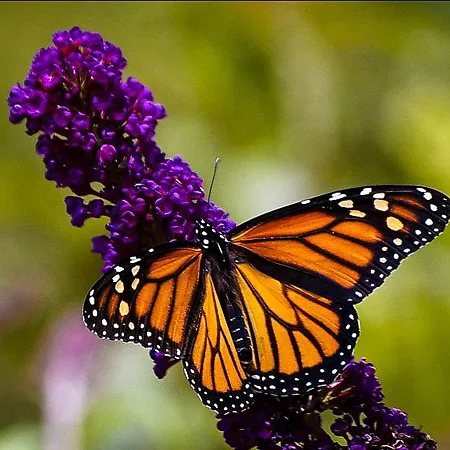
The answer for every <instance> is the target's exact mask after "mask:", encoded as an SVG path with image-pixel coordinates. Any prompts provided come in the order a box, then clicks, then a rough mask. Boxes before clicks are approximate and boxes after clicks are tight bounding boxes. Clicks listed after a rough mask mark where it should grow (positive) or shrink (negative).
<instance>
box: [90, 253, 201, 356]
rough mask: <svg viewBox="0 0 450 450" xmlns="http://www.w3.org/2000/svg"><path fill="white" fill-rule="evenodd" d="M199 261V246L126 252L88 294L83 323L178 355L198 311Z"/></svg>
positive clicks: (102, 334) (108, 335)
mask: <svg viewBox="0 0 450 450" xmlns="http://www.w3.org/2000/svg"><path fill="white" fill-rule="evenodd" d="M201 261H202V250H201V248H198V247H196V246H193V245H192V246H188V245H186V244H184V245H174V244H168V245H164V246H161V247H159V248H158V249H157V250H156V251H153V250H150V251H148V252H145V254H141V255H138V256H133V257H131V258H130V259H129V260H128V261H127V262H126V263H125V264H122V265H118V266H116V267H114V268H113V269H111V270H110V271H109V272H108V273H106V274H105V275H104V276H103V277H102V278H101V279H100V280H99V281H98V282H97V283H96V284H95V285H94V286H93V288H92V289H91V291H90V292H89V294H88V295H87V297H86V300H85V302H84V307H83V319H84V321H85V324H86V326H87V327H88V328H89V329H90V330H91V331H93V332H94V333H95V334H97V335H98V336H99V337H101V338H106V339H111V340H121V341H125V342H135V343H138V344H140V345H142V346H143V347H147V348H154V349H156V350H158V351H159V352H161V353H163V354H166V355H167V356H172V357H177V358H180V357H182V356H183V355H184V354H185V353H186V349H187V347H188V343H189V342H188V341H189V339H190V335H191V333H192V330H193V329H195V325H196V323H197V322H198V319H199V315H200V309H201V299H200V298H198V297H197V291H198V289H197V288H198V284H199V280H200V269H201Z"/></svg>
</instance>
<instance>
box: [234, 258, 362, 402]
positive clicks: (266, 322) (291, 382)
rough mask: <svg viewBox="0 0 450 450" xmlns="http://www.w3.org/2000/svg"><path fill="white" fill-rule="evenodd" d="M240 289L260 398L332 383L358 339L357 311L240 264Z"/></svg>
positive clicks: (251, 372)
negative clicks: (265, 394)
mask: <svg viewBox="0 0 450 450" xmlns="http://www.w3.org/2000/svg"><path fill="white" fill-rule="evenodd" d="M236 273H237V283H238V285H239V288H240V291H241V294H242V299H243V301H242V306H241V307H242V311H243V315H244V320H245V323H246V325H247V328H248V329H249V330H250V339H251V342H252V355H253V360H252V364H251V365H250V366H249V367H248V368H247V373H248V374H249V375H250V380H249V383H250V385H251V387H252V389H253V390H254V391H256V392H263V393H268V394H272V395H290V394H302V393H305V392H306V391H308V390H310V389H313V388H315V387H317V386H320V385H326V384H329V383H331V382H332V381H333V380H334V379H335V378H336V376H337V374H338V373H340V372H341V371H342V369H343V367H344V366H345V365H346V364H347V363H348V362H349V361H350V359H351V358H352V355H353V349H354V347H355V345H356V341H357V339H358V336H359V321H358V316H357V313H356V311H355V309H354V307H353V306H352V305H345V304H344V305H339V304H336V303H334V302H333V301H332V300H331V299H329V298H326V297H322V296H319V295H317V294H315V293H313V292H311V291H308V290H306V289H304V288H299V287H297V286H295V285H292V284H288V283H284V282H281V281H279V280H277V279H275V278H273V277H271V276H268V275H266V274H264V273H263V272H261V271H259V270H257V269H256V268H255V267H254V266H252V265H251V264H249V263H239V264H238V265H237V269H236Z"/></svg>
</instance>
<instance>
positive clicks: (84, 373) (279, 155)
mask: <svg viewBox="0 0 450 450" xmlns="http://www.w3.org/2000/svg"><path fill="white" fill-rule="evenodd" d="M74 25H79V26H81V27H82V28H83V29H86V30H90V31H96V32H99V33H101V34H102V35H103V36H104V37H105V39H107V40H109V41H111V42H112V43H114V44H115V45H118V46H120V47H121V48H122V50H123V52H124V55H125V57H126V58H127V60H128V69H127V73H126V74H127V75H133V76H135V77H137V78H138V79H139V80H140V81H142V82H143V83H144V84H146V85H148V86H149V87H150V88H151V89H152V90H153V92H154V95H155V99H156V101H158V102H160V103H163V104H164V105H165V106H166V108H167V111H168V118H166V119H165V120H163V121H162V122H161V123H160V125H159V127H158V130H157V131H158V134H157V142H158V143H159V145H160V146H161V147H162V149H163V150H164V151H166V153H167V154H168V155H174V154H181V155H182V156H183V157H184V158H185V159H186V160H188V161H189V162H190V164H191V166H192V168H193V169H194V170H196V171H197V172H198V173H199V174H200V175H201V176H202V177H203V178H204V179H205V180H206V185H208V183H209V179H210V176H211V173H212V166H213V161H214V159H215V157H217V156H220V157H221V159H222V160H223V162H222V165H221V166H220V171H219V175H218V177H217V182H216V184H215V189H214V193H213V199H214V201H215V202H216V203H218V204H219V205H220V206H222V207H223V208H224V209H226V210H227V211H229V212H230V214H231V217H232V218H233V219H235V220H236V221H238V222H240V221H243V220H245V219H247V218H249V217H251V216H253V215H255V214H258V213H261V212H264V211H266V210H269V209H272V208H276V207H279V206H282V205H284V204H286V203H289V202H293V201H297V200H300V199H303V198H305V197H308V196H312V195H316V194H320V193H324V192H328V191H335V190H339V189H342V188H345V187H350V186H356V185H365V184H377V183H411V184H425V185H428V186H431V187H434V188H437V189H439V190H442V191H444V192H446V193H447V194H450V178H449V173H450V152H449V144H450V5H449V4H448V3H445V2H443V3H379V4H377V3H360V4H358V3H297V4H295V3H292V4H291V3H237V4H232V3H219V4H213V3H186V4H182V3H180V4H178V3H102V4H101V3H87V2H78V3H76V2H75V3H19V2H17V3H5V2H2V3H0V36H1V38H0V52H1V55H2V58H3V63H2V68H1V75H0V88H1V96H2V97H3V98H4V99H5V100H6V98H7V96H8V91H9V89H10V88H11V87H12V86H13V85H14V84H15V83H16V82H18V81H20V82H22V81H23V79H24V77H25V75H26V73H27V71H28V69H29V66H30V63H31V60H32V58H33V56H34V54H35V53H36V52H37V50H38V49H39V48H40V47H46V46H49V45H50V40H51V34H52V33H53V32H54V31H56V30H61V29H68V28H71V27H72V26H74ZM1 105H2V106H1V117H2V120H1V121H0V130H1V136H2V142H1V149H2V151H1V155H2V159H1V163H0V186H1V187H0V192H1V195H0V211H1V214H0V249H1V250H0V252H1V253H0V254H1V256H0V261H1V271H0V405H1V408H0V450H10V449H13V450H22V449H24V450H28V449H41V448H42V449H51V450H56V449H58V450H60V449H64V450H77V449H87V450H90V449H107V450H110V449H111V450H112V449H118V450H122V449H125V450H127V449H158V450H159V449H161V450H165V449H174V448H175V449H187V448H189V449H191V448H196V449H224V448H226V446H225V444H224V443H223V440H222V437H221V435H220V434H219V432H218V431H217V430H216V420H215V418H214V414H213V413H212V412H211V411H209V410H208V409H206V408H205V407H204V406H202V404H201V402H200V401H199V400H198V399H197V396H196V395H195V393H194V392H193V391H192V390H191V388H190V387H189V386H188V383H187V382H186V380H185V379H184V376H183V374H182V372H181V368H180V367H177V366H176V367H175V368H173V369H172V370H171V371H170V372H169V375H168V376H167V377H166V378H165V379H164V380H162V381H159V380H157V379H156V378H155V376H154V375H153V373H152V364H151V361H150V359H149V358H148V355H147V352H146V351H145V350H144V349H142V348H138V347H137V346H133V345H126V344H119V343H111V342H106V341H102V340H100V339H98V338H96V337H95V336H93V335H91V334H90V333H89V332H88V331H87V330H85V329H84V327H83V324H82V319H81V307H82V302H83V300H84V295H85V293H86V292H87V290H88V289H89V288H90V286H91V284H92V283H93V282H94V281H95V280H96V279H97V277H98V276H99V274H100V272H99V270H100V267H101V261H100V257H99V256H98V255H94V254H92V253H91V252H90V245H91V244H90V238H91V237H92V236H93V235H97V234H101V233H102V231H103V226H104V223H101V221H91V222H89V223H88V224H87V225H86V226H85V227H83V228H82V229H75V228H73V227H72V226H71V225H70V223H69V219H68V216H67V215H66V213H65V207H64V203H63V198H64V196H65V195H67V192H64V191H63V190H57V189H55V187H54V185H53V184H52V183H49V182H47V181H45V180H44V178H43V165H42V162H41V161H40V158H39V157H38V156H37V155H36V154H35V152H34V144H35V137H27V136H26V135H25V133H24V126H23V125H20V126H12V125H11V124H9V122H8V110H7V106H6V102H5V101H4V102H3V103H2V104H1ZM449 273H450V232H449V231H447V233H446V234H444V235H443V236H442V237H440V238H439V239H437V240H436V241H435V242H433V243H432V244H431V245H430V246H428V247H426V248H425V249H424V250H422V251H420V252H419V253H418V254H417V255H415V256H413V257H412V258H411V259H409V260H408V261H407V262H405V263H404V264H403V265H402V267H401V268H400V270H399V271H397V272H396V273H395V274H394V275H393V276H392V277H390V279H389V280H388V281H387V282H386V284H385V285H384V286H383V287H382V288H381V289H379V290H377V291H376V292H375V293H374V294H373V295H372V296H371V297H370V298H369V299H368V300H366V301H365V302H364V303H363V304H361V305H360V306H359V313H360V316H361V325H362V336H361V338H360V340H359V343H358V346H357V349H356V356H357V357H362V356H366V357H367V359H368V360H369V361H371V362H373V363H374V364H375V366H376V367H377V370H378V372H377V373H378V376H379V378H380V380H381V382H382V385H383V388H384V392H385V394H386V403H387V404H388V405H390V406H396V407H398V408H401V409H402V410H404V411H406V412H407V413H408V414H409V417H410V422H411V423H412V424H414V425H416V426H423V428H424V431H426V432H427V433H430V434H431V435H432V437H433V438H434V439H436V440H438V441H439V443H440V448H444V449H445V448H450V407H449V405H450V388H449V378H450V360H449V357H448V356H449V344H450V285H449Z"/></svg>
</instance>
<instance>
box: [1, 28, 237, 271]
mask: <svg viewBox="0 0 450 450" xmlns="http://www.w3.org/2000/svg"><path fill="white" fill-rule="evenodd" d="M53 44H54V46H52V47H49V48H44V49H41V50H40V51H39V52H38V53H37V54H36V56H35V58H34V60H33V63H32V65H31V68H30V71H29V73H28V75H27V77H26V79H25V81H24V83H23V85H21V84H18V85H17V86H15V87H13V88H12V89H11V92H10V95H9V98H8V104H9V107H10V121H11V122H12V123H14V124H17V123H20V122H22V121H23V120H25V121H26V128H27V133H28V134H30V135H32V134H35V133H39V136H38V139H37V144H36V151H37V153H38V154H39V155H41V156H42V157H43V160H44V164H45V168H46V173H45V176H46V178H47V179H48V180H51V181H54V182H55V183H56V185H57V186H58V187H68V188H70V189H71V191H72V192H73V193H74V194H75V195H74V196H68V197H66V200H65V201H66V209H67V212H68V214H69V215H70V217H71V222H72V224H73V225H74V226H77V227H81V226H82V225H83V224H84V222H85V221H86V219H88V218H99V217H102V216H105V217H107V218H108V219H109V220H108V223H107V225H106V229H107V231H108V235H103V236H96V237H94V238H93V251H94V252H97V253H100V254H101V255H102V257H103V259H104V262H105V267H104V270H107V269H108V268H110V267H111V266H113V265H114V264H117V263H118V262H119V260H120V259H121V258H123V257H126V256H129V255H131V254H133V253H136V252H137V251H139V250H141V249H144V248H148V247H150V246H153V245H156V244H159V243H162V242H167V241H171V240H189V239H192V238H193V237H194V236H193V230H194V226H195V220H196V219H200V218H203V219H207V220H208V221H210V222H211V223H212V224H213V225H214V226H215V227H216V228H217V229H218V230H220V231H229V230H230V229H231V228H232V227H233V226H234V225H235V224H234V222H232V221H230V220H229V219H228V216H227V214H226V213H225V212H224V211H223V210H221V209H220V208H218V207H217V206H216V205H214V204H213V203H211V202H209V201H207V200H206V199H205V193H204V191H203V187H202V184H203V181H202V180H201V179H200V177H199V176H198V175H197V174H196V173H195V172H193V171H192V170H191V168H190V167H189V165H188V164H187V163H186V162H185V161H183V160H182V159H181V158H180V157H175V158H173V159H167V158H165V155H164V153H163V152H162V151H161V150H160V149H159V148H158V146H157V145H156V143H155V141H154V136H155V128H156V125H157V123H158V120H160V119H162V118H164V117H165V116H166V112H165V110H164V107H163V106H162V105H160V104H158V103H155V102H154V101H153V95H152V93H151V91H150V90H149V89H148V88H146V87H145V86H144V85H143V84H141V83H140V82H139V81H138V80H136V79H135V78H128V79H127V80H125V81H123V80H122V74H123V70H124V68H125V66H126V60H125V59H124V58H123V56H122V52H121V50H120V49H119V48H118V47H116V46H114V45H112V44H111V43H109V42H106V41H104V40H103V38H102V37H101V36H100V35H99V34H96V33H91V32H86V31H82V30H81V29H80V28H77V27H75V28H72V29H71V30H69V31H60V32H56V33H55V34H54V35H53ZM86 196H89V197H90V198H91V199H90V200H89V201H86V199H84V198H83V197H86ZM92 197H94V198H92Z"/></svg>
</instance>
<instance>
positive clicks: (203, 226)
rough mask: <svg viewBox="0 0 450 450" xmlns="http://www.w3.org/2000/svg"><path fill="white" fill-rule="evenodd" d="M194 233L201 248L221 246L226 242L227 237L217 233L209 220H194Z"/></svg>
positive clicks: (207, 248)
mask: <svg viewBox="0 0 450 450" xmlns="http://www.w3.org/2000/svg"><path fill="white" fill-rule="evenodd" d="M195 234H196V235H197V238H198V240H199V243H200V245H201V246H202V247H203V250H209V249H211V247H214V246H219V247H220V246H222V245H224V244H226V243H228V239H227V238H226V236H225V235H223V234H222V233H219V232H218V231H217V230H216V229H215V228H214V227H213V226H212V225H211V224H210V223H209V222H207V221H206V220H204V219H200V220H198V221H197V222H196V228H195Z"/></svg>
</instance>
